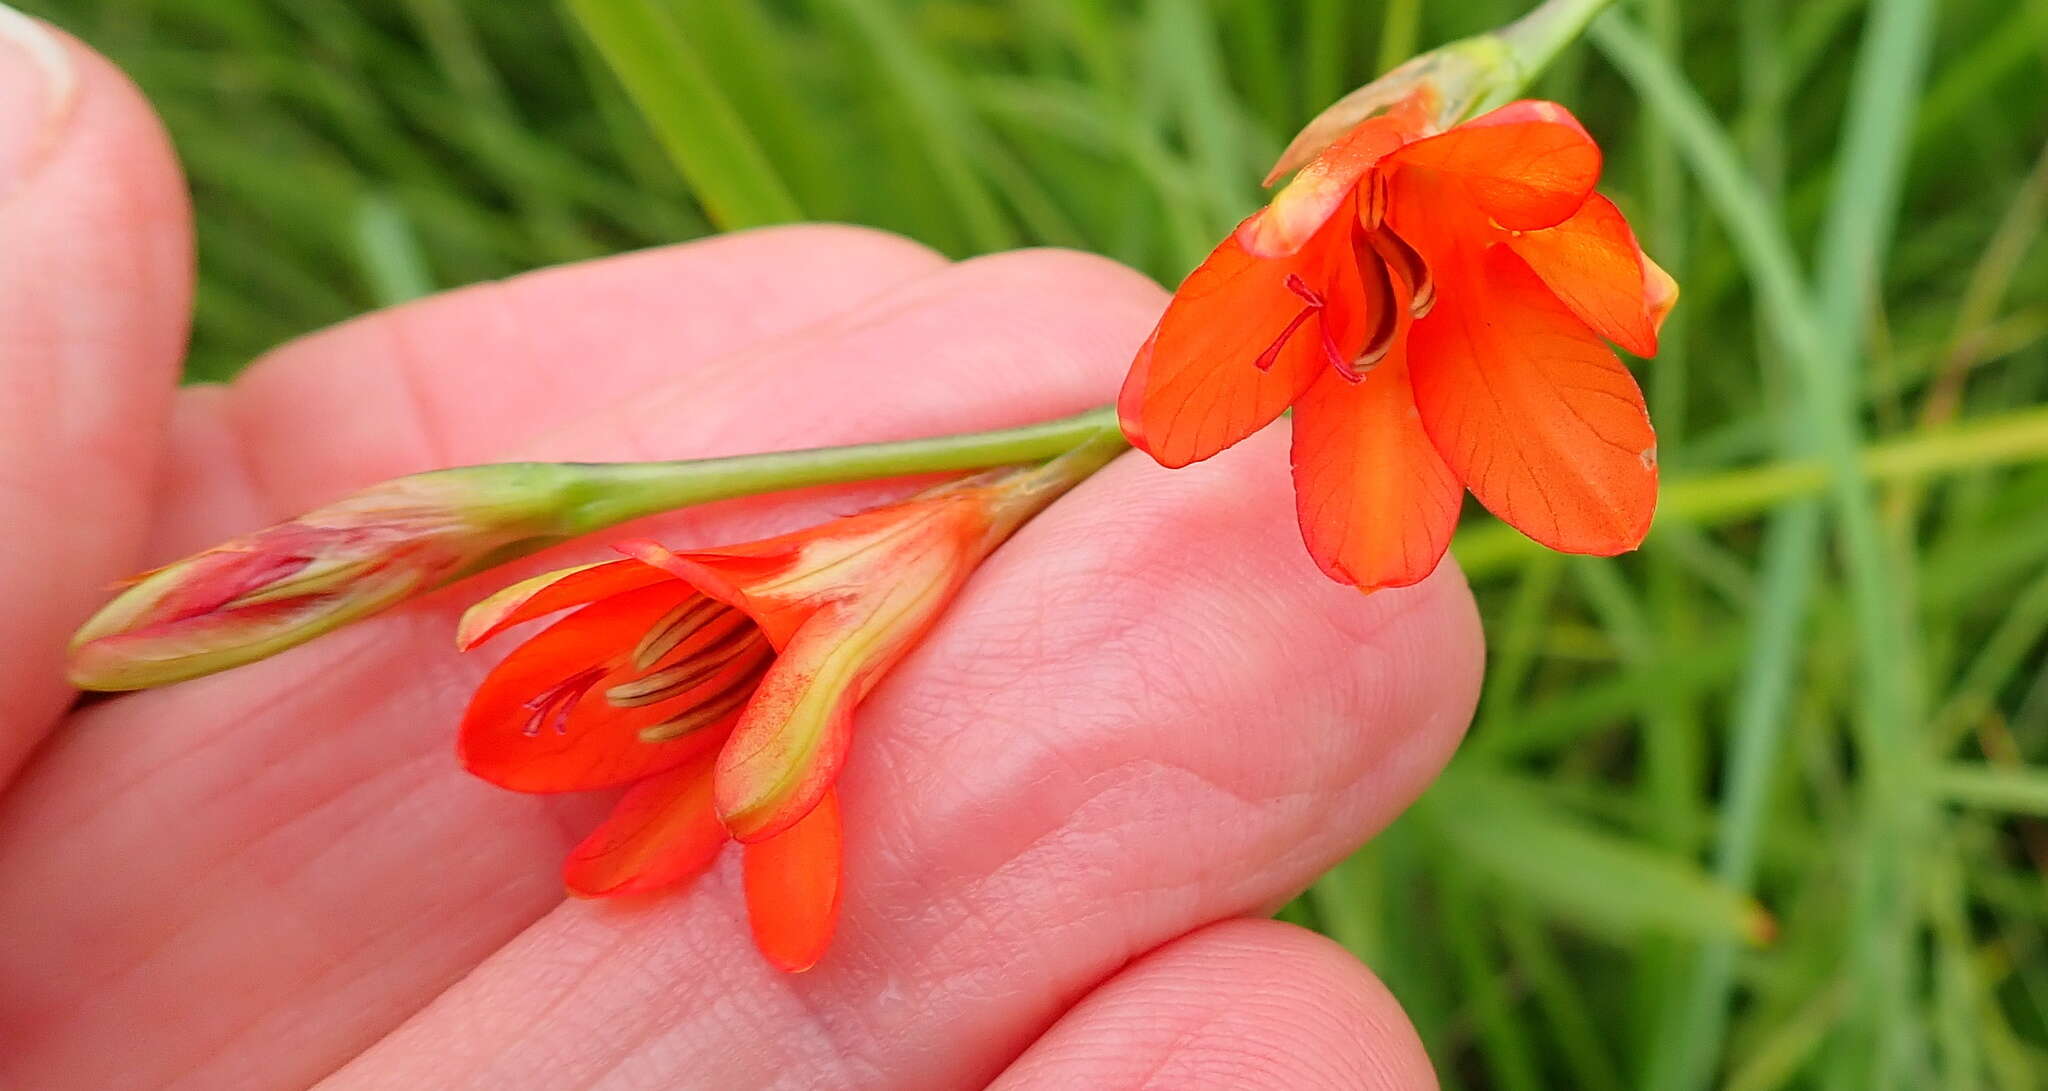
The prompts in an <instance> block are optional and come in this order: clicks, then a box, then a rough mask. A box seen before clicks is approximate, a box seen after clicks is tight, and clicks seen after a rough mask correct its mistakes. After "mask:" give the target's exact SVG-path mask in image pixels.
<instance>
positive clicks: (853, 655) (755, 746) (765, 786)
mask: <svg viewBox="0 0 2048 1091" xmlns="http://www.w3.org/2000/svg"><path fill="white" fill-rule="evenodd" d="M890 597H892V598H896V597H901V596H890ZM854 619H855V611H854V608H853V607H852V606H850V605H849V604H845V603H838V604H834V605H833V606H831V607H828V608H827V609H825V610H821V611H819V613H818V615H817V616H816V617H815V618H814V619H813V620H812V622H811V623H810V624H808V625H806V626H804V627H803V628H802V629H800V630H798V631H797V634H796V636H795V637H794V638H793V639H791V641H790V643H789V645H788V646H787V647H786V648H784V649H783V651H782V654H781V656H780V657H779V658H777V659H776V661H775V665H774V666H772V667H770V668H769V669H768V675H767V677H765V678H763V679H762V680H761V688H760V689H759V690H758V691H756V692H755V694H754V699H753V700H752V701H751V702H750V703H749V704H748V705H747V710H746V712H745V713H743V714H742V715H741V716H740V719H739V723H738V724H737V725H735V726H734V728H733V734H732V738H731V739H730V740H729V741H728V742H727V743H726V745H725V748H724V749H723V750H721V751H720V752H719V755H718V777H717V799H718V814H719V817H720V818H721V819H722V820H723V821H724V822H725V826H726V829H729V830H731V831H732V835H733V836H734V837H736V838H738V839H740V840H741V841H746V842H754V841H760V840H762V839H764V838H768V837H773V836H774V835H776V834H777V833H780V832H781V831H783V830H786V829H788V828H789V827H790V826H792V825H794V824H795V823H796V822H797V820H799V819H801V818H803V817H804V815H806V814H808V813H810V810H811V808H813V807H815V806H817V803H818V800H819V799H821V798H823V797H824V795H825V793H826V792H827V791H829V790H830V789H831V787H832V782H833V781H835V780H837V779H838V777H839V767H840V765H841V764H842V763H843V762H844V761H845V759H846V747H847V744H848V742H849V741H851V739H852V735H853V710H854V706H855V705H857V704H859V702H860V699H861V697H863V696H865V691H866V684H867V679H868V678H871V677H873V676H875V675H878V674H879V673H881V672H882V671H884V670H887V669H888V667H889V666H890V665H891V664H893V662H894V661H895V658H896V657H897V655H900V654H901V653H900V651H899V652H897V653H895V654H894V655H889V657H888V659H887V660H886V661H884V662H879V663H873V664H870V663H867V662H864V659H865V657H866V655H867V654H868V653H869V652H870V650H871V649H869V648H868V647H867V641H866V640H863V639H860V634H859V633H858V625H857V624H856V622H855V620H854ZM898 643H900V644H902V646H903V650H907V649H908V642H907V641H899V642H898Z"/></svg>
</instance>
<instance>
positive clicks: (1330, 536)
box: [1294, 348, 1465, 591]
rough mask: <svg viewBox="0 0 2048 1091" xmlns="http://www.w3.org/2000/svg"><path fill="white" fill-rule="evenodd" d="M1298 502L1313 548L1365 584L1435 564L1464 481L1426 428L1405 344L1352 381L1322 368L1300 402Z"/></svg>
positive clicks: (1335, 571)
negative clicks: (1417, 406)
mask: <svg viewBox="0 0 2048 1091" xmlns="http://www.w3.org/2000/svg"><path fill="white" fill-rule="evenodd" d="M1294 492H1295V510H1296V513H1297V514H1298V515H1299V517H1300V520H1301V535H1302V539H1303V540H1304V541H1305V542H1307V543H1308V550H1309V554H1310V555H1311V556H1313V557H1314V558H1315V560H1316V564H1318V565H1320V566H1321V567H1322V570H1323V572H1324V573H1325V574H1327V575H1328V576H1329V577H1330V578H1331V579H1334V580H1336V581H1338V582H1340V583H1348V584H1351V585H1353V586H1355V587H1358V588H1359V589H1361V590H1366V591H1373V590H1377V589H1379V588H1383V587H1406V586H1408V585H1409V584H1412V583H1417V582H1419V581H1421V580H1422V579H1423V577H1425V576H1428V575H1429V574H1430V573H1431V572H1433V571H1435V569H1436V566H1437V562H1438V561H1440V560H1442V559H1443V555H1444V550H1446V549H1448V548H1449V547H1450V544H1451V532H1452V531H1453V530H1454V529H1456V528H1457V525H1458V508H1459V506H1460V504H1461V503H1462V502H1463V501H1464V498H1465V490H1464V489H1463V487H1461V486H1460V485H1459V484H1458V479H1457V478H1456V477H1454V476H1452V474H1451V471H1450V468H1449V467H1448V466H1445V465H1444V460H1443V458H1442V456H1440V455H1438V454H1437V451H1436V448H1435V447H1434V446H1433V445H1431V443H1430V441H1429V435H1428V434H1427V433H1426V432H1424V431H1423V430H1422V421H1421V419H1420V417H1419V416H1418V414H1417V412H1416V409H1415V392H1414V390H1413V388H1412V387H1411V386H1410V385H1409V380H1408V363H1407V359H1406V354H1405V353H1404V352H1402V351H1401V350H1400V349H1399V348H1396V349H1395V350H1394V352H1392V353H1391V354H1389V356H1388V357H1387V359H1385V360H1383V361H1381V362H1380V364H1379V365H1378V366H1377V367H1375V368H1373V369H1372V370H1371V371H1370V372H1368V373H1367V374H1366V376H1365V380H1364V381H1363V382H1360V383H1357V384H1352V383H1348V382H1346V381H1344V378H1343V377H1342V376H1340V375H1338V374H1337V373H1335V372H1331V373H1329V374H1327V375H1324V376H1323V377H1322V378H1321V379H1318V380H1317V381H1316V384H1315V385H1314V386H1311V387H1310V388H1309V390H1308V393H1307V394H1305V395H1303V396H1302V399H1301V401H1300V402H1299V403H1297V404H1296V406H1295V410H1294Z"/></svg>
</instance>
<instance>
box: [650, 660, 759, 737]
mask: <svg viewBox="0 0 2048 1091" xmlns="http://www.w3.org/2000/svg"><path fill="white" fill-rule="evenodd" d="M766 673H768V671H767V667H766V666H765V665H763V666H762V667H760V668H759V669H756V670H753V671H749V672H748V673H747V674H746V675H744V676H742V677H741V678H740V679H739V680H738V681H737V682H736V683H734V685H733V686H731V687H730V688H728V689H726V690H723V691H721V692H720V694H719V695H718V696H717V697H715V698H713V699H711V700H708V701H705V702H703V703H702V704H699V705H696V706H694V707H692V708H691V709H690V710H689V711H688V712H685V713H683V714H682V715H680V716H676V717H672V718H670V719H666V720H663V721H661V722H660V723H658V724H653V725H651V726H648V727H643V728H641V729H640V741H641V742H667V741H668V740H670V739H680V738H682V737H683V736H684V735H688V734H689V733H691V732H692V731H701V730H703V729H704V728H707V727H710V726H712V725H713V724H717V723H720V722H723V721H724V720H725V718H726V717H728V716H730V715H732V714H733V713H735V712H738V711H739V710H740V709H741V708H743V707H745V705H746V703H747V701H749V700H750V699H752V698H753V696H754V689H755V688H756V687H757V686H759V685H760V683H761V677H762V675H764V674H766Z"/></svg>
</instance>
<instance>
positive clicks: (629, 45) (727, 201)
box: [566, 0, 803, 231]
mask: <svg viewBox="0 0 2048 1091" xmlns="http://www.w3.org/2000/svg"><path fill="white" fill-rule="evenodd" d="M566 2H567V4H568V9H569V12H570V14H571V15H572V16H574V18H575V20H576V23H577V25H578V26H580V27H581V28H582V29H583V32H584V33H585V34H586V35H588V36H589V37H590V40H591V42H592V43H594V44H595V45H596V46H597V49H598V52H599V53H600V54H601V55H602V56H603V57H604V59H605V61H606V63H608V64H610V65H611V68H612V71H613V73H614V74H616V75H617V76H618V79H619V82H620V83H621V84H623V85H624V86H625V88H626V93H627V94H628V95H630V96H631V97H632V99H633V102H634V104H635V105H637V106H639V108H640V113H641V115H642V116H644V117H645V118H646V119H647V123H648V126H649V127H650V128H652V129H653V130H654V134H655V136H656V137H657V138H658V139H659V140H660V141H661V144H662V146H663V147H664V148H666V149H667V150H668V154H669V158H670V159H672V160H674V162H675V165H676V169H678V170H680V171H681V172H682V174H683V177H685V178H687V179H688V180H689V182H690V188H691V190H692V191H693V192H694V193H695V194H696V195H697V200H698V201H699V203H701V204H702V205H703V206H704V211H705V213H706V214H707V215H708V216H709V217H710V218H711V222H712V223H714V224H716V225H717V226H718V227H719V228H720V229H722V230H726V231H734V230H738V229H740V228H744V227H755V226H758V225H761V224H771V223H787V222H789V221H792V220H800V219H802V218H803V212H802V210H800V209H799V208H798V207H797V204H796V199H795V198H794V197H792V196H791V195H790V190H789V186H788V185H787V184H786V183H785V182H784V181H783V180H782V177H781V175H779V174H777V173H776V170H775V166H774V164H772V163H770V162H769V161H768V157H767V156H766V155H765V154H763V152H762V151H761V146H760V144H759V142H757V141H756V140H755V139H754V136H753V134H752V133H750V132H749V131H747V128H746V126H745V125H744V124H742V123H741V121H740V117H739V114H738V113H737V112H736V111H735V110H734V109H733V106H732V103H731V102H729V101H727V99H726V97H725V93H724V91H723V90H722V89H720V88H719V86H718V85H717V84H716V83H714V82H713V81H712V79H711V75H710V72H709V71H708V70H707V69H706V67H705V65H704V62H703V59H702V58H701V57H699V56H698V55H697V51H696V49H695V47H694V46H693V45H692V44H691V42H690V41H689V40H688V39H687V38H686V37H684V35H683V33H682V32H681V31H680V30H679V29H678V28H677V27H676V25H675V23H674V22H673V21H672V20H671V19H670V18H669V17H668V15H667V14H666V13H665V12H664V11H662V9H661V8H660V6H659V5H657V4H655V3H654V2H653V0H566Z"/></svg>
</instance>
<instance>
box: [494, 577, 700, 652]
mask: <svg viewBox="0 0 2048 1091" xmlns="http://www.w3.org/2000/svg"><path fill="white" fill-rule="evenodd" d="M673 578H674V577H672V576H670V575H669V574H668V573H666V572H663V571H661V570H660V569H658V568H650V567H648V566H647V565H645V564H642V563H640V562H639V561H634V560H627V561H607V562H603V563H600V564H584V565H577V566H576V567H574V568H558V569H555V570H554V571H553V572H543V573H541V574H540V575H538V576H535V577H533V578H532V579H526V580H521V581H519V582H518V583H515V584H513V585H512V586H510V587H507V588H505V589H504V590H502V591H499V592H498V593H497V594H494V595H492V596H491V597H489V598H487V599H484V600H483V601H482V602H479V603H477V604H476V605H475V606H472V607H470V608H469V609H468V611H466V612H465V613H464V614H463V615H462V622H461V624H460V625H458V626H456V630H455V646H456V647H458V648H461V649H462V650H463V651H468V650H469V649H471V648H474V647H476V646H477V645H478V644H481V643H483V642H484V641H486V640H489V639H490V638H492V637H494V636H496V635H498V634H499V633H502V632H504V631H505V630H507V629H509V628H511V627H512V626H514V625H517V624H519V623H520V622H523V621H532V620H533V619H534V618H537V617H546V616H547V615H549V614H552V613H554V612H555V611H557V610H566V609H568V608H569V607H571V606H581V605H583V604H584V603H586V602H595V601H597V600H598V599H601V598H609V597H611V596H612V595H616V594H620V593H622V592H626V591H634V590H638V589H639V588H642V587H646V586H648V585H650V584H656V583H661V582H663V581H665V580H669V579H673Z"/></svg>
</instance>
